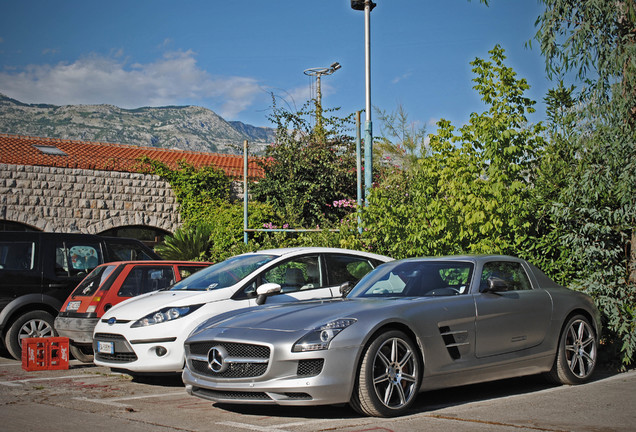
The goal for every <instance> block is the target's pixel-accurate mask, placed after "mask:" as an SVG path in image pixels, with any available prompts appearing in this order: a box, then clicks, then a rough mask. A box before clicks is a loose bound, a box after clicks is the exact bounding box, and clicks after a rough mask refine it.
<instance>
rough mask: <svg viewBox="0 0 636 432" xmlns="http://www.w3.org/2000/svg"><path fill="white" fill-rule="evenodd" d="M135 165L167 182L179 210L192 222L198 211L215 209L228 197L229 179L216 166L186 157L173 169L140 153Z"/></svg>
mask: <svg viewBox="0 0 636 432" xmlns="http://www.w3.org/2000/svg"><path fill="white" fill-rule="evenodd" d="M138 169H139V171H140V172H142V173H144V174H154V175H157V176H159V177H161V178H162V179H164V180H166V181H167V182H168V183H170V186H171V187H172V190H173V192H174V193H175V195H176V198H177V201H178V202H179V205H180V209H179V211H180V213H181V217H182V219H183V221H184V222H185V223H192V222H195V221H197V220H198V219H200V218H201V215H203V214H206V213H208V212H212V211H214V208H215V207H216V206H217V205H218V204H219V203H221V202H228V201H229V199H230V186H231V182H232V181H231V179H230V178H229V177H228V176H227V175H226V174H225V172H224V171H223V170H221V169H219V168H217V167H215V166H205V167H200V168H196V167H195V166H193V165H191V164H188V163H187V162H185V161H179V162H178V166H177V168H176V169H171V168H170V167H169V166H167V165H166V164H164V163H162V162H159V161H156V160H153V159H150V158H149V157H147V156H143V157H142V158H140V159H139V166H138Z"/></svg>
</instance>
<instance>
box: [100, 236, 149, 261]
mask: <svg viewBox="0 0 636 432" xmlns="http://www.w3.org/2000/svg"><path fill="white" fill-rule="evenodd" d="M108 248H109V249H110V251H111V253H113V254H114V256H115V257H117V259H119V260H121V261H151V260H153V259H154V258H153V257H151V256H150V255H148V254H147V253H146V251H145V250H144V249H142V248H141V247H139V245H135V244H130V243H117V242H116V241H113V240H109V241H108Z"/></svg>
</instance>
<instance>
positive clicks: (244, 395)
mask: <svg viewBox="0 0 636 432" xmlns="http://www.w3.org/2000/svg"><path fill="white" fill-rule="evenodd" d="M192 394H194V395H196V396H199V397H202V398H205V399H213V400H218V399H234V400H261V401H266V400H272V399H271V398H270V397H269V396H267V394H266V393H264V392H237V391H215V390H210V389H205V388H201V387H194V388H193V389H192Z"/></svg>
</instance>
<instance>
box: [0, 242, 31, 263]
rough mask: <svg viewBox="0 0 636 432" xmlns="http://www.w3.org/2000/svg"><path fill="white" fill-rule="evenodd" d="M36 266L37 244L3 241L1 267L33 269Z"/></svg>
mask: <svg viewBox="0 0 636 432" xmlns="http://www.w3.org/2000/svg"><path fill="white" fill-rule="evenodd" d="M34 268H35V244H34V243H33V242H20V241H18V242H1V243H0V269H5V270H33V269H34Z"/></svg>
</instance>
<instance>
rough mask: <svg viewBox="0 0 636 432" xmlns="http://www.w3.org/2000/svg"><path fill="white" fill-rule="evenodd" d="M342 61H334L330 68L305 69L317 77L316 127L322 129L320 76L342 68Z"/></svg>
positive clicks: (308, 73) (309, 74) (306, 72)
mask: <svg viewBox="0 0 636 432" xmlns="http://www.w3.org/2000/svg"><path fill="white" fill-rule="evenodd" d="M341 67H342V66H340V63H338V62H335V63H332V64H331V66H329V67H328V68H325V67H321V68H310V69H305V71H304V72H303V73H304V74H305V75H307V76H315V77H316V129H317V130H319V131H322V90H321V88H320V78H321V77H322V76H323V75H331V74H332V73H334V72H335V71H337V70H338V69H340V68H341Z"/></svg>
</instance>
